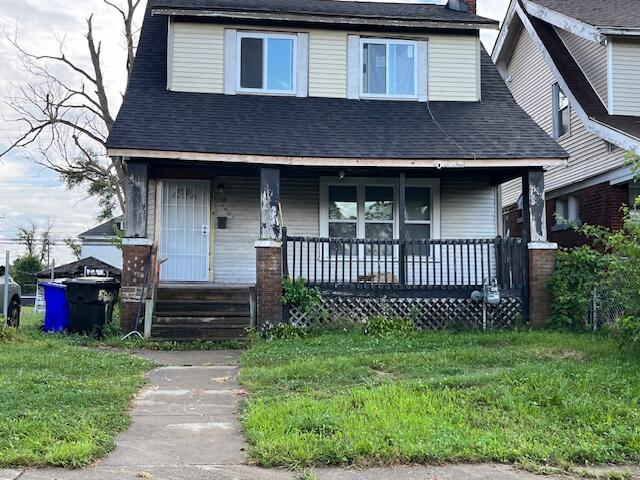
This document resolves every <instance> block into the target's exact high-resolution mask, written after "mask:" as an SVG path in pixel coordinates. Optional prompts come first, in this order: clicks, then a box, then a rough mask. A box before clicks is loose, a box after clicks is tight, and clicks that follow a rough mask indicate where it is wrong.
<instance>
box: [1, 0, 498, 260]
mask: <svg viewBox="0 0 640 480" xmlns="http://www.w3.org/2000/svg"><path fill="white" fill-rule="evenodd" d="M122 1H123V0H115V3H120V2H122ZM397 1H403V0H397ZM407 1H409V0H407ZM410 1H411V2H412V3H420V2H421V1H427V2H428V3H432V2H433V1H434V0H410ZM435 1H436V2H439V3H442V1H444V0H435ZM508 3H509V2H508V0H477V5H478V7H477V8H478V14H479V15H482V16H485V17H489V18H493V19H496V20H500V21H502V19H503V18H504V15H505V13H506V10H507V7H508ZM92 13H93V14H94V32H95V36H96V38H97V39H100V40H102V49H103V70H104V72H105V77H106V84H107V86H108V88H109V90H110V91H109V94H110V99H111V101H112V104H113V105H114V107H116V106H119V101H120V98H121V93H122V91H123V89H124V67H123V65H124V62H125V45H124V42H123V40H122V39H121V38H122V36H119V35H116V33H117V32H120V31H121V30H122V28H121V23H120V19H119V17H118V16H117V14H116V13H115V12H114V11H113V10H112V9H110V8H109V7H107V6H106V5H105V4H104V2H103V1H102V0H83V1H81V2H79V1H77V0H0V65H2V68H0V150H4V147H6V146H7V145H9V144H10V143H11V140H12V139H15V138H16V136H17V134H18V133H19V130H17V129H16V124H15V122H12V121H11V118H12V115H11V111H10V109H9V108H8V107H7V103H6V99H7V97H8V96H9V95H10V94H11V92H12V91H15V90H14V89H15V88H16V87H17V86H20V85H26V84H27V83H29V82H30V81H31V80H32V79H31V78H30V77H29V75H28V74H27V73H26V72H25V71H24V69H23V68H22V66H21V63H20V61H19V56H18V54H17V51H16V49H15V47H14V46H13V45H12V44H11V41H10V40H11V39H14V38H16V36H17V38H18V41H19V43H20V44H21V46H22V47H23V48H24V49H25V50H27V51H29V52H32V53H37V54H54V55H55V54H57V53H58V50H59V45H60V43H61V42H62V43H63V45H64V49H65V54H66V56H67V57H68V58H71V59H73V60H74V61H77V62H78V63H79V64H81V65H87V63H88V61H89V59H88V57H87V54H86V41H85V38H84V34H85V30H86V18H87V17H88V16H89V15H90V14H92ZM139 21H140V19H138V23H139ZM138 26H139V25H138ZM497 35H498V32H497V31H483V32H481V38H482V41H483V43H484V45H485V48H486V49H487V50H488V51H489V52H490V51H491V49H492V47H493V44H494V42H495V39H496V37H497ZM60 73H61V75H64V76H65V77H66V78H70V79H73V78H75V77H73V76H71V75H70V74H69V73H68V72H66V71H61V72H60ZM37 152H38V149H37V148H36V147H33V148H30V149H27V150H23V151H14V152H12V153H11V154H9V155H7V156H5V157H3V158H2V159H1V160H0V264H3V263H4V251H5V250H9V251H10V252H11V255H12V258H15V257H16V256H18V255H20V254H21V253H23V251H22V249H21V248H20V247H19V246H18V245H16V244H15V243H14V242H13V241H12V239H15V237H16V231H17V228H18V227H19V226H26V225H29V224H30V223H31V222H36V223H37V224H38V225H40V226H41V227H44V226H45V225H48V224H51V225H52V234H53V236H54V238H55V239H56V240H58V243H57V245H56V246H55V247H54V249H53V255H52V256H53V258H54V259H55V261H56V264H57V265H61V264H63V263H66V262H68V261H71V260H72V256H71V252H70V251H69V249H68V248H67V247H66V246H64V244H63V242H62V239H64V238H65V237H75V236H77V235H78V234H80V233H82V232H83V231H85V230H88V229H89V228H91V227H93V226H94V225H96V223H97V221H96V217H97V215H98V213H99V209H98V206H97V203H96V201H95V199H93V198H90V197H88V196H87V195H86V193H85V192H84V191H83V190H81V189H74V190H67V189H66V188H65V186H64V185H63V184H62V183H61V182H60V180H59V178H58V177H57V175H56V174H55V173H53V172H51V171H50V170H47V169H45V168H43V167H41V166H39V165H38V164H37V163H35V162H34V161H33V159H34V158H37Z"/></svg>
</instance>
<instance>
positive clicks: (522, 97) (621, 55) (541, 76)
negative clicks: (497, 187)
mask: <svg viewBox="0 0 640 480" xmlns="http://www.w3.org/2000/svg"><path fill="white" fill-rule="evenodd" d="M492 56H493V60H494V62H495V63H496V65H497V66H498V69H499V71H500V73H501V74H502V77H503V78H504V79H505V81H506V82H507V85H508V86H509V88H510V90H511V92H512V93H513V96H514V97H515V99H516V101H517V102H518V104H519V105H520V106H521V107H522V108H523V109H524V110H525V111H526V112H527V113H528V114H529V115H531V117H532V118H533V119H534V120H535V121H536V122H537V123H538V124H539V125H540V126H541V127H542V128H544V130H545V131H546V132H547V133H548V134H549V135H551V136H553V137H554V138H555V139H557V140H558V142H559V143H560V145H561V146H562V147H563V148H564V149H565V150H566V151H567V152H569V154H570V158H569V161H568V162H567V163H566V164H564V165H560V166H556V167H553V168H549V169H548V170H547V172H546V174H545V185H546V197H547V212H548V214H547V216H548V218H547V223H548V229H549V232H550V233H549V239H550V240H551V241H554V242H557V243H559V244H560V245H562V246H565V247H569V246H575V245H579V244H582V243H584V242H586V239H585V238H584V237H582V236H581V235H580V234H578V233H577V232H576V231H575V230H574V229H572V228H568V226H567V221H570V222H572V223H589V224H596V225H602V226H606V227H610V228H620V227H621V226H622V213H621V207H622V205H623V204H626V205H633V202H634V199H635V198H636V197H637V196H638V195H639V194H640V185H635V184H634V182H633V179H632V174H631V171H630V169H629V168H628V167H627V166H626V165H625V160H624V157H625V154H626V152H628V151H633V152H636V153H640V2H638V1H637V0H607V1H597V2H594V1H592V0H572V1H566V0H512V2H511V5H510V7H509V10H508V13H507V16H506V19H505V21H504V24H503V26H502V29H501V31H500V35H499V38H498V41H497V44H496V47H495V49H494V52H493V55H492ZM520 194H521V184H520V182H519V181H512V182H509V183H507V184H505V185H504V187H503V188H502V202H503V206H504V207H505V208H504V214H505V230H506V233H507V234H511V235H515V236H517V235H519V234H520V224H519V221H521V210H520V209H521V205H518V202H521V200H519V199H518V197H519V195H520Z"/></svg>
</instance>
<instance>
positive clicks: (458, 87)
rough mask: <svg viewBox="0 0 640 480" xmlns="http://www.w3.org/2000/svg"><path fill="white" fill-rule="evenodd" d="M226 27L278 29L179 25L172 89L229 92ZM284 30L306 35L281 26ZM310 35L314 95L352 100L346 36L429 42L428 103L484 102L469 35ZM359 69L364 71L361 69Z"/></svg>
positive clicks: (172, 53) (172, 44)
mask: <svg viewBox="0 0 640 480" xmlns="http://www.w3.org/2000/svg"><path fill="white" fill-rule="evenodd" d="M225 28H231V29H236V30H251V31H260V30H264V31H273V30H274V29H273V28H272V27H270V28H267V27H263V28H261V27H257V26H246V25H245V26H243V25H229V26H226V27H225V26H222V25H215V24H204V23H186V22H174V23H173V24H172V27H171V29H170V30H171V35H170V38H169V54H168V61H169V69H168V70H169V81H168V87H169V89H171V90H175V91H181V92H202V93H223V92H224V69H225V59H224V31H225ZM276 30H277V31H283V32H305V30H300V29H292V28H278V29H276ZM306 32H307V33H309V72H308V73H309V79H308V81H309V95H310V96H313V97H332V98H346V97H347V82H348V78H347V77H348V75H347V69H348V65H347V57H348V51H347V50H348V48H347V35H348V33H352V34H357V35H361V36H378V37H381V38H410V39H414V40H427V42H428V47H427V49H428V58H429V65H428V68H427V75H428V86H429V99H430V100H432V101H477V100H478V99H479V98H480V57H479V54H480V44H479V40H478V38H477V37H474V36H466V35H440V34H436V35H411V36H407V35H400V34H393V33H392V32H390V33H385V34H381V33H379V32H377V33H376V32H358V31H354V32H346V31H339V30H318V29H311V30H306ZM358 71H359V68H358Z"/></svg>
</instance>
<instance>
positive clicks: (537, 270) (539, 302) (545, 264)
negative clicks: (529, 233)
mask: <svg viewBox="0 0 640 480" xmlns="http://www.w3.org/2000/svg"><path fill="white" fill-rule="evenodd" d="M556 254H557V250H556V249H540V250H537V249H530V250H529V323H530V324H531V326H532V327H534V328H542V327H544V326H545V324H546V323H547V321H548V320H549V316H550V314H551V308H550V305H551V300H550V298H549V290H548V289H547V282H548V281H549V278H550V277H551V274H552V273H553V271H554V270H555V268H556Z"/></svg>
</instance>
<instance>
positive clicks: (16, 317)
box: [7, 300, 20, 328]
mask: <svg viewBox="0 0 640 480" xmlns="http://www.w3.org/2000/svg"><path fill="white" fill-rule="evenodd" d="M7 316H8V317H9V318H7V325H8V326H9V327H14V328H18V327H19V326H20V303H18V301H17V300H11V302H10V303H9V310H8V315H7Z"/></svg>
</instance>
